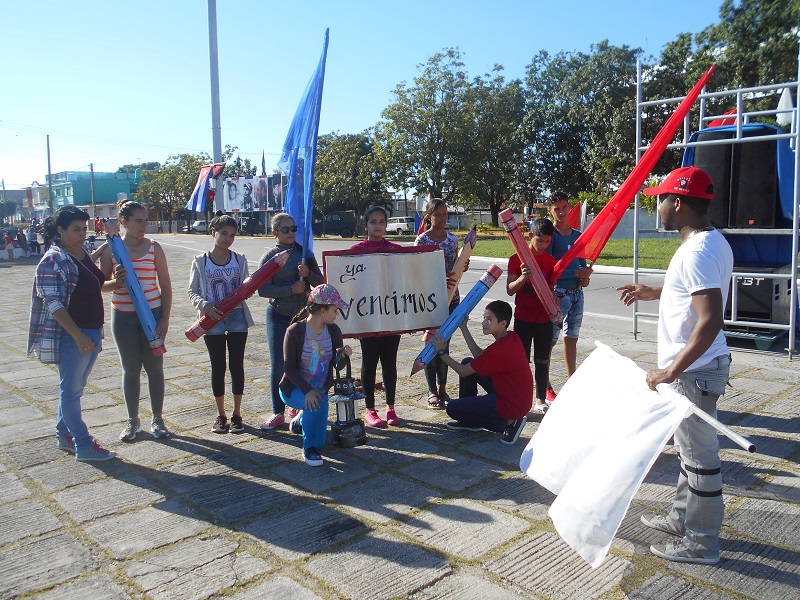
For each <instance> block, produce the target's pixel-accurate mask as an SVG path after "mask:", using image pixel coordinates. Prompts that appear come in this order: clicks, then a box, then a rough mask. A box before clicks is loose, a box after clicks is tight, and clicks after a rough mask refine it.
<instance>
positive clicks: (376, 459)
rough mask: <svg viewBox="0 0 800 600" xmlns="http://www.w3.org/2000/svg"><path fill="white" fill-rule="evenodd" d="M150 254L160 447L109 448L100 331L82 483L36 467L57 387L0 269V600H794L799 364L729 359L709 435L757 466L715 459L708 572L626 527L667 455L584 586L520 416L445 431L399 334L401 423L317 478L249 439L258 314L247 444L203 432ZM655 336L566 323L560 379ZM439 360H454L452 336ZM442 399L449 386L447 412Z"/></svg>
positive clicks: (262, 404) (641, 358)
mask: <svg viewBox="0 0 800 600" xmlns="http://www.w3.org/2000/svg"><path fill="white" fill-rule="evenodd" d="M168 256H169V262H170V270H171V272H172V275H173V281H174V285H175V307H174V309H173V316H172V323H171V327H172V330H171V332H170V335H169V337H168V339H167V348H168V352H167V354H166V355H165V374H166V378H167V383H166V390H167V395H166V400H165V412H164V417H165V421H166V423H167V426H168V427H169V428H170V430H171V431H172V433H173V436H172V437H171V438H169V439H166V440H154V439H153V437H152V435H151V434H150V433H149V428H148V427H147V426H145V428H144V431H143V432H142V433H140V434H139V436H138V439H137V440H136V441H135V442H133V443H122V442H120V441H119V439H118V434H119V431H120V430H121V428H122V426H123V422H124V420H125V416H126V415H125V407H124V402H123V400H122V396H121V391H120V375H119V363H118V357H117V353H116V350H115V348H114V342H113V340H112V339H111V336H110V331H109V332H107V335H106V338H105V340H104V344H103V345H104V349H103V352H102V353H101V355H100V357H99V359H98V361H97V364H96V366H95V368H94V372H93V375H92V377H91V379H90V381H89V384H88V387H87V390H86V394H85V396H84V399H83V400H84V401H83V415H84V419H85V420H86V422H87V423H88V424H89V426H90V431H91V433H92V434H93V435H94V436H96V437H97V438H98V439H99V440H100V442H101V443H102V444H103V445H105V446H107V447H109V448H111V449H113V450H115V451H116V452H117V453H118V454H119V459H118V460H116V461H111V462H108V463H96V464H84V463H78V462H76V461H75V460H74V458H73V457H71V456H69V455H67V454H64V453H62V452H60V451H58V450H57V449H56V448H55V441H54V439H53V424H54V422H55V414H56V402H57V395H58V383H57V372H56V369H55V368H53V367H52V366H47V365H42V364H40V363H39V362H38V361H36V360H34V359H28V358H26V357H25V348H24V346H25V341H26V339H27V324H28V311H29V305H30V290H31V281H32V277H33V272H34V269H35V261H34V259H20V260H18V261H17V262H15V263H14V264H13V265H11V266H9V265H6V264H3V265H0V291H2V304H3V307H4V310H3V311H0V325H2V329H3V331H5V332H6V334H5V336H4V338H3V339H2V340H0V349H1V350H0V598H8V597H41V598H62V597H91V598H93V600H100V599H106V598H109V599H110V598H114V599H116V598H170V599H172V598H187V599H188V598H192V599H194V598H215V597H232V598H236V599H244V598H266V597H269V598H293V599H298V600H303V599H325V600H328V599H341V598H369V599H372V598H401V597H402V598H405V597H411V598H420V599H422V598H424V599H433V598H457V599H470V598H481V599H485V598H579V599H583V598H599V599H608V600H611V599H619V598H635V599H637V600H644V599H660V598H698V599H709V600H711V599H720V598H734V599H745V598H764V599H773V598H775V599H778V598H779V599H782V598H798V597H800V595H799V594H798V590H800V467H798V459H800V393H798V389H800V385H799V383H800V360H795V361H794V362H790V361H789V360H788V359H787V356H786V354H785V353H783V352H781V351H780V350H776V351H773V352H757V351H755V350H754V349H752V348H749V347H748V346H747V345H745V344H743V345H738V346H736V347H735V348H734V352H733V358H734V369H733V379H732V381H731V383H732V386H733V389H732V391H731V392H729V393H728V395H727V396H726V397H725V398H724V399H723V400H722V401H721V402H720V418H721V420H722V421H723V422H725V423H726V424H728V425H730V426H732V427H733V428H734V429H735V430H737V431H738V432H740V433H741V434H743V435H745V436H748V437H750V438H751V439H752V440H753V441H755V442H756V443H757V444H758V446H759V448H758V452H757V453H756V454H753V455H748V454H747V453H746V452H744V451H741V450H739V449H738V448H736V447H735V446H733V444H731V443H729V442H727V440H723V443H722V446H723V450H722V458H723V479H724V482H725V489H724V496H725V506H726V518H725V523H724V526H723V531H722V560H721V562H720V563H719V564H718V565H715V566H700V565H681V564H669V563H667V562H665V561H663V560H660V559H657V558H655V557H653V556H651V555H650V554H649V551H648V548H649V545H650V544H651V543H654V542H659V541H663V538H664V537H665V536H662V535H660V534H658V533H657V532H653V531H652V530H649V529H647V528H645V527H643V526H641V525H640V524H639V517H640V515H641V514H642V513H643V512H644V511H645V510H655V511H658V512H662V513H663V512H665V511H666V510H667V509H668V507H669V503H670V501H671V498H672V486H673V485H674V484H675V481H676V479H677V459H676V456H675V453H674V451H673V450H672V449H669V448H668V449H666V450H665V451H664V452H663V453H662V455H661V457H660V458H659V460H658V461H657V462H656V464H655V466H654V468H653V469H652V471H651V473H650V474H649V475H648V477H647V479H646V481H645V483H644V485H643V486H642V488H641V489H640V491H639V493H638V495H637V496H636V498H635V499H634V502H633V504H632V506H631V508H630V510H629V511H628V514H627V516H626V518H625V520H624V521H623V524H622V526H621V528H620V530H619V532H618V534H617V537H616V539H615V540H614V543H613V545H612V549H611V552H610V554H609V556H608V557H607V559H606V560H605V561H604V563H603V564H602V565H601V566H600V567H599V568H597V569H595V570H592V569H591V568H590V567H589V566H588V565H586V564H585V563H584V562H583V560H582V559H580V558H579V557H578V556H577V555H576V554H575V553H574V552H573V551H572V550H571V549H570V548H569V547H568V546H567V545H566V544H565V543H564V542H563V541H562V540H561V539H560V538H559V536H558V535H557V534H556V533H555V530H554V528H553V526H552V523H551V522H550V520H549V518H548V516H547V508H548V506H549V504H550V503H551V502H552V500H553V496H552V495H551V494H550V493H549V492H548V491H546V490H544V489H543V488H541V487H540V486H539V485H538V484H536V483H535V482H533V481H531V480H529V479H527V478H526V477H524V476H523V475H522V474H521V473H520V472H519V469H518V459H519V455H520V453H521V452H522V449H523V448H524V445H525V444H526V443H527V440H528V439H530V437H531V435H532V434H533V433H534V432H535V431H536V428H537V427H538V424H539V422H540V419H539V417H536V416H532V417H531V420H530V422H529V423H528V424H527V425H526V427H525V430H524V433H523V435H522V437H521V439H520V440H519V441H518V442H517V444H516V445H515V446H505V445H503V444H500V441H499V439H498V436H497V435H494V434H489V433H469V432H455V431H450V430H448V429H446V428H445V426H444V423H445V422H446V421H447V416H446V415H445V414H444V413H443V412H441V411H434V410H429V409H428V407H427V402H426V394H425V393H424V392H425V389H424V388H425V384H424V380H423V379H422V376H421V375H417V376H416V377H415V378H413V379H412V378H410V377H408V376H407V373H408V372H409V370H410V365H411V363H412V361H413V359H414V357H415V356H416V354H417V352H418V351H419V349H420V347H421V344H420V336H419V335H413V336H404V338H403V343H402V344H401V351H400V357H399V360H398V364H399V369H400V375H401V376H400V381H399V385H398V388H399V389H398V400H397V410H398V413H399V415H400V416H401V418H403V423H402V424H401V425H400V426H399V427H392V428H389V429H388V430H368V435H369V439H368V444H367V445H366V446H362V447H359V448H354V449H340V448H333V447H332V446H330V444H329V445H328V446H327V447H326V448H325V451H324V453H323V454H324V457H325V466H324V467H321V468H317V469H314V468H311V467H307V466H306V465H305V464H304V463H303V462H302V461H301V459H300V449H301V440H300V438H299V437H298V436H294V435H291V434H290V433H289V432H288V431H287V430H286V428H285V427H284V428H282V429H280V430H278V431H273V432H262V431H261V430H260V429H259V428H258V424H259V423H260V422H261V420H263V419H264V418H265V417H266V416H268V414H269V412H270V411H269V405H270V403H269V400H268V397H269V396H268V394H269V386H268V383H267V363H268V353H267V347H266V340H265V336H264V327H263V325H264V307H265V304H264V301H263V300H262V299H259V298H254V299H251V300H250V307H251V309H253V310H252V312H253V315H254V317H255V318H256V322H257V326H256V327H255V328H253V329H251V334H250V338H249V339H248V344H247V355H246V361H245V369H246V372H247V386H246V390H245V399H244V420H245V424H246V426H247V428H246V431H245V433H243V434H240V435H233V434H229V435H224V436H223V435H217V434H214V433H212V432H211V431H210V429H211V424H212V422H213V420H214V418H215V410H214V408H213V399H212V398H211V395H210V389H209V388H210V385H209V377H208V367H207V364H208V359H207V354H206V350H205V346H204V344H203V343H202V342H198V343H194V344H193V343H191V342H189V341H188V340H186V339H185V337H184V336H183V334H182V331H183V329H184V328H185V327H187V326H188V325H189V324H190V323H191V322H192V321H193V320H194V312H193V310H192V309H191V307H190V306H189V304H188V301H187V300H186V297H185V294H184V293H183V289H184V280H185V274H186V273H188V268H189V260H190V257H191V255H190V254H189V253H185V252H184V253H175V254H173V253H171V251H170V250H168ZM106 310H108V309H106ZM475 329H476V327H473V330H475ZM643 329H644V327H643ZM475 333H476V339H478V341H479V343H481V344H482V345H483V344H485V343H486V342H487V340H486V339H484V338H482V336H480V335H477V334H478V332H477V331H475ZM654 335H655V334H654V328H652V326H651V327H650V328H648V329H645V330H644V331H643V333H642V335H641V336H640V339H639V340H638V341H635V340H634V339H633V337H632V336H631V335H630V334H628V335H621V334H613V333H609V332H608V331H607V330H606V329H604V328H603V326H602V323H592V322H591V320H585V321H584V327H583V330H582V338H581V340H580V343H579V345H578V349H579V360H580V359H581V358H583V357H585V356H586V355H587V354H588V353H589V352H590V351H591V350H592V348H593V341H594V340H595V339H601V340H602V341H604V342H605V343H607V344H609V345H611V346H612V347H614V348H615V349H616V350H618V351H619V352H621V353H622V354H625V355H627V356H630V357H631V358H634V359H635V360H636V361H637V362H638V363H639V364H640V365H642V366H645V367H646V366H649V365H652V364H654V362H655V341H654ZM353 347H354V351H355V355H354V359H353V361H354V364H355V365H358V364H359V359H360V356H359V348H358V344H353ZM452 353H453V354H454V355H461V354H464V355H465V354H466V348H465V345H464V344H463V341H462V340H461V338H460V337H459V336H456V338H455V339H454V341H453V346H452ZM554 356H555V357H556V358H555V359H554V364H553V368H552V375H553V380H554V382H555V383H556V387H558V386H559V385H560V384H562V383H563V381H564V378H565V371H564V366H563V363H562V362H561V360H560V350H559V349H556V353H555V354H554ZM142 389H143V398H142V422H143V424H145V425H147V424H149V418H150V415H149V412H148V410H149V402H148V400H147V397H146V393H147V392H146V390H147V387H146V385H143V388H142ZM456 390H457V382H456V380H455V378H454V377H453V376H452V373H451V377H450V395H451V396H454V397H455V396H456ZM379 403H380V399H379ZM608 409H609V410H614V407H613V406H609V407H608Z"/></svg>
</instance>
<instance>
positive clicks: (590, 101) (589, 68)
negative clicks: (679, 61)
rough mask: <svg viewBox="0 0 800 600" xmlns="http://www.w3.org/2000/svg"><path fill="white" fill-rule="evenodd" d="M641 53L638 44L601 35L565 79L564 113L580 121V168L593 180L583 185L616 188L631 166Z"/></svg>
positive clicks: (601, 189)
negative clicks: (582, 140) (616, 43)
mask: <svg viewBox="0 0 800 600" xmlns="http://www.w3.org/2000/svg"><path fill="white" fill-rule="evenodd" d="M641 54H642V51H641V49H639V48H630V47H628V46H612V45H611V44H609V43H608V40H603V41H602V42H600V43H599V44H596V45H592V46H591V53H590V54H589V55H588V56H587V57H586V60H585V61H584V60H581V61H580V64H578V65H577V68H576V69H574V70H573V71H572V72H571V73H570V74H569V76H568V77H567V79H566V81H565V82H564V93H565V94H566V96H567V98H568V100H569V109H568V111H567V114H568V118H569V120H570V122H571V123H573V124H574V125H575V126H576V127H577V126H579V125H580V124H582V125H583V127H585V133H586V138H585V139H586V146H585V148H584V152H583V168H584V170H585V171H586V172H587V173H588V175H589V176H590V177H591V182H592V187H591V188H590V190H587V191H591V190H593V191H597V192H599V193H601V194H604V193H608V192H609V191H610V190H612V189H616V188H617V187H618V186H619V184H621V183H622V182H623V181H624V180H625V178H626V177H627V176H628V174H629V173H630V171H631V169H632V168H633V166H634V154H633V149H634V145H635V139H636V61H637V59H639V58H641ZM582 58H583V57H582Z"/></svg>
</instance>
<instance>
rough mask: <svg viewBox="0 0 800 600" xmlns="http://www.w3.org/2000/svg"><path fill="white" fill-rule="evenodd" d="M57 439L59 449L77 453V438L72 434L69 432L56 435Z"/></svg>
mask: <svg viewBox="0 0 800 600" xmlns="http://www.w3.org/2000/svg"><path fill="white" fill-rule="evenodd" d="M56 440H58V449H59V450H63V451H64V452H69V453H70V454H75V438H73V437H72V436H71V435H69V434H67V435H66V436H64V437H61V436H60V435H59V436H56Z"/></svg>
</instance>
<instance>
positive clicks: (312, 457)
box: [303, 446, 322, 467]
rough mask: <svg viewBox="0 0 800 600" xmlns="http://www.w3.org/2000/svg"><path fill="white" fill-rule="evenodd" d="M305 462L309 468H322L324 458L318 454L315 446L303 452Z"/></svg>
mask: <svg viewBox="0 0 800 600" xmlns="http://www.w3.org/2000/svg"><path fill="white" fill-rule="evenodd" d="M303 460H305V461H306V464H307V465H308V466H309V467H321V466H322V457H321V456H320V454H319V452H317V449H316V448H314V447H313V446H312V447H311V448H306V449H304V450H303Z"/></svg>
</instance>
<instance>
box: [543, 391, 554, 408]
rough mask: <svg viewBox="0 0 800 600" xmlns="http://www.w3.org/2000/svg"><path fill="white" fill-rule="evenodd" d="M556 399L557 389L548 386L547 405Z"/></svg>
mask: <svg viewBox="0 0 800 600" xmlns="http://www.w3.org/2000/svg"><path fill="white" fill-rule="evenodd" d="M555 400H556V391H555V390H554V389H553V388H547V392H546V393H545V399H544V401H545V403H546V404H547V406H550V405H551V404H552V403H553V402H555Z"/></svg>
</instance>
